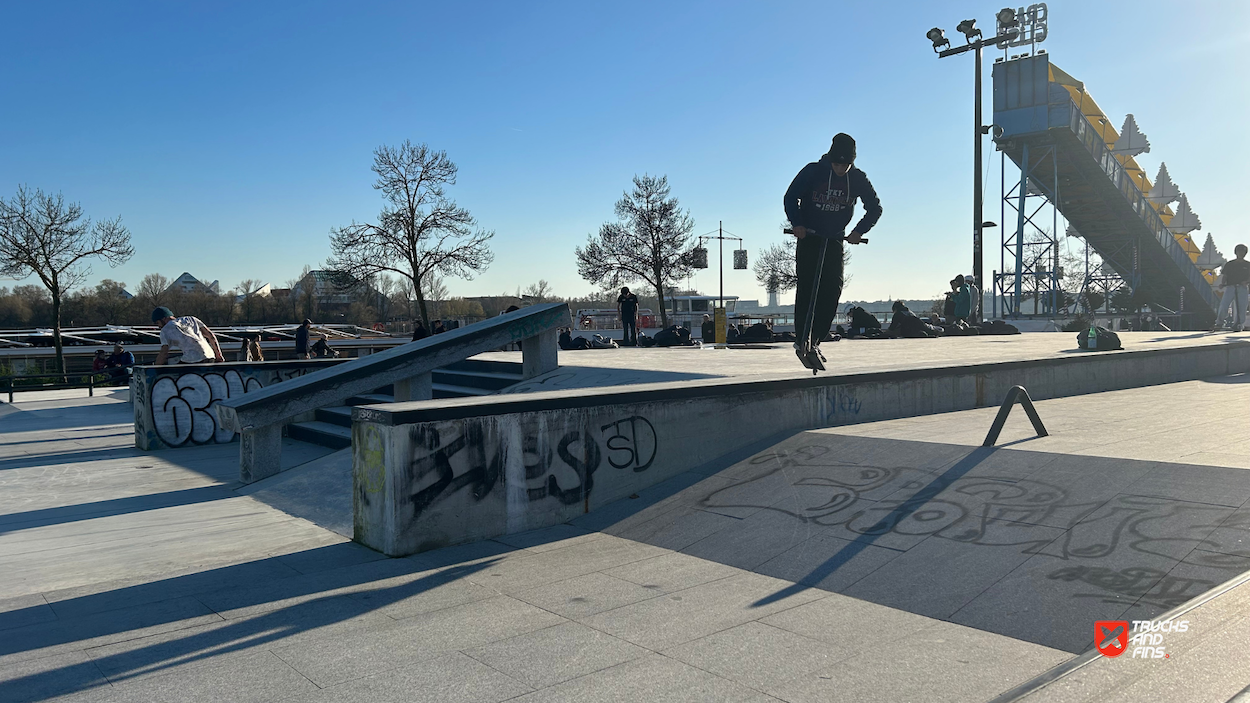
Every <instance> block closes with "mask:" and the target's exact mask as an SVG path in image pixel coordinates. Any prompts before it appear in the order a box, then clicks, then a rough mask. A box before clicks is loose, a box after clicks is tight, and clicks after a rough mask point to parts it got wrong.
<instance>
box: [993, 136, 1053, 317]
mask: <svg viewBox="0 0 1250 703" xmlns="http://www.w3.org/2000/svg"><path fill="white" fill-rule="evenodd" d="M1001 159H1002V169H1001V173H1002V186H1001V187H1002V194H1003V198H1002V203H1001V212H1002V214H1001V221H1002V223H1003V229H1002V231H1003V235H1002V247H1001V248H1000V250H999V269H998V271H995V272H994V287H993V291H994V296H993V297H994V303H993V310H994V317H995V318H998V317H1014V318H1018V317H1020V316H1021V315H1029V316H1035V315H1036V316H1042V317H1049V318H1055V317H1058V316H1061V315H1063V314H1066V312H1067V306H1068V302H1069V301H1068V300H1066V299H1065V296H1064V294H1063V289H1062V288H1061V286H1060V280H1061V279H1062V276H1063V272H1062V270H1061V269H1060V266H1059V211H1058V210H1057V209H1056V208H1055V207H1054V205H1053V204H1052V203H1055V202H1059V200H1058V198H1059V169H1058V166H1057V162H1056V153H1055V146H1054V145H1053V144H1051V145H1046V146H1042V147H1038V146H1036V145H1034V146H1033V148H1032V149H1030V148H1029V145H1028V144H1027V143H1026V144H1025V145H1024V154H1023V158H1021V160H1020V162H1021V164H1023V167H1022V168H1021V169H1020V178H1019V180H1017V181H1015V182H1013V183H1012V184H1011V185H1010V187H1009V186H1008V182H1007V173H1008V170H1009V169H1008V168H1007V156H1006V154H1003V155H1002V157H1001ZM1009 218H1010V219H1009ZM1009 222H1014V228H1013V227H1009V226H1008V223H1009ZM1000 302H1001V305H1002V310H1001V311H1000V310H999V304H1000Z"/></svg>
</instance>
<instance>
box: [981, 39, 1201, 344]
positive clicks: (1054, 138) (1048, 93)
mask: <svg viewBox="0 0 1250 703" xmlns="http://www.w3.org/2000/svg"><path fill="white" fill-rule="evenodd" d="M994 124H995V127H996V128H997V129H996V132H995V142H996V144H997V146H998V148H999V150H1000V151H1002V152H1003V153H1004V154H1005V155H1006V156H1007V157H1008V158H1010V159H1011V160H1012V161H1013V162H1015V164H1016V165H1017V166H1019V167H1020V182H1019V185H1018V186H1016V187H1015V189H1014V190H1013V191H1012V192H1013V193H1016V194H1018V198H1019V206H1018V207H1016V210H1017V213H1018V215H1019V222H1018V223H1014V224H1016V225H1017V231H1016V233H1015V234H1014V235H1012V234H1011V233H1010V232H1009V234H1008V237H1007V239H1011V237H1012V236H1014V239H1012V242H1013V244H1006V240H1005V246H1006V247H1007V248H1009V249H1010V248H1011V247H1012V246H1014V247H1015V252H1014V267H1013V268H1014V270H1009V271H1008V272H1006V273H999V274H997V275H996V278H995V281H994V286H995V294H996V295H997V296H1002V297H1003V298H1004V299H1007V300H1015V301H1016V302H1015V306H1016V311H1017V312H1018V311H1019V301H1020V300H1021V295H1020V291H1021V287H1022V286H1027V285H1028V282H1027V281H1026V280H1023V279H1026V278H1028V277H1034V278H1036V277H1038V276H1046V275H1049V276H1057V266H1053V265H1052V266H1050V267H1049V268H1047V267H1046V266H1045V265H1042V266H1040V267H1038V269H1037V270H1036V271H1034V270H1031V269H1030V262H1029V261H1028V260H1027V259H1028V257H1027V256H1025V255H1024V250H1025V248H1026V247H1028V246H1029V245H1030V244H1029V243H1028V242H1027V238H1026V237H1025V234H1024V232H1025V222H1026V218H1027V217H1028V216H1029V214H1030V212H1031V209H1030V208H1029V207H1028V206H1027V205H1026V198H1027V197H1029V196H1034V197H1036V196H1042V197H1044V198H1045V199H1046V200H1047V201H1049V203H1050V204H1051V205H1053V206H1054V207H1055V208H1056V209H1057V210H1058V211H1059V212H1060V213H1062V214H1063V216H1064V217H1065V218H1066V219H1067V220H1068V222H1069V223H1070V224H1071V225H1072V228H1073V229H1074V230H1076V231H1077V232H1079V234H1080V236H1081V237H1082V238H1083V239H1084V240H1085V241H1086V242H1087V243H1088V244H1089V246H1090V247H1091V248H1092V249H1093V250H1094V251H1095V252H1097V253H1098V255H1099V256H1100V257H1101V258H1102V259H1103V261H1104V262H1105V264H1106V265H1107V267H1109V268H1110V269H1111V270H1113V271H1114V272H1115V273H1116V274H1118V275H1119V276H1120V277H1121V278H1123V279H1124V281H1125V282H1126V283H1127V284H1128V285H1129V286H1130V288H1131V289H1132V290H1133V292H1134V296H1135V298H1136V299H1138V300H1140V301H1142V302H1143V303H1144V304H1146V305H1149V306H1150V307H1151V308H1152V309H1153V310H1154V311H1155V312H1157V313H1165V314H1174V313H1180V319H1181V320H1182V322H1181V325H1182V328H1185V329H1203V328H1206V327H1209V326H1210V325H1211V324H1212V323H1213V322H1214V320H1215V309H1216V305H1217V303H1218V301H1219V297H1218V295H1217V294H1216V293H1215V291H1214V290H1213V289H1212V287H1211V283H1210V280H1209V274H1210V272H1209V271H1208V272H1205V274H1206V275H1204V271H1202V270H1201V269H1200V268H1199V267H1198V266H1197V265H1196V263H1195V262H1196V260H1197V254H1198V249H1197V247H1195V246H1194V245H1193V242H1192V240H1190V238H1189V232H1190V231H1192V230H1194V229H1196V228H1197V218H1196V217H1193V216H1192V213H1191V212H1190V211H1189V209H1188V202H1187V201H1183V202H1182V204H1181V209H1180V211H1177V212H1173V211H1172V209H1171V208H1170V206H1169V203H1170V202H1171V201H1172V200H1175V197H1159V196H1158V195H1157V191H1159V190H1160V189H1159V188H1153V189H1152V185H1151V183H1150V181H1149V179H1148V178H1147V177H1146V174H1145V173H1144V172H1143V170H1142V169H1141V167H1140V166H1138V165H1137V162H1136V161H1135V160H1134V159H1133V154H1134V153H1140V151H1142V150H1143V149H1140V148H1139V149H1138V150H1136V151H1134V150H1128V149H1126V148H1125V147H1124V146H1123V142H1124V141H1125V140H1121V139H1120V135H1119V134H1117V132H1116V130H1115V129H1114V127H1112V126H1111V124H1110V122H1109V121H1108V119H1107V118H1106V115H1104V114H1103V113H1102V110H1101V109H1099V108H1098V106H1097V104H1096V103H1094V101H1093V99H1092V98H1090V97H1089V96H1088V93H1086V92H1085V88H1084V85H1083V84H1082V83H1080V82H1079V81H1076V80H1075V79H1073V78H1072V77H1071V76H1069V75H1068V74H1066V73H1064V72H1063V71H1062V70H1060V69H1059V68H1058V67H1055V66H1053V65H1052V64H1050V57H1049V55H1047V54H1040V55H1036V56H1029V57H1025V58H1018V59H1013V60H1010V61H1001V62H999V63H996V64H995V65H994ZM1125 124H1126V127H1127V126H1128V125H1130V124H1131V125H1132V126H1131V131H1132V133H1133V136H1134V138H1136V137H1138V136H1140V135H1138V134H1137V133H1136V123H1135V122H1133V120H1132V118H1131V116H1130V118H1129V119H1128V120H1126V123H1125ZM1129 131H1130V130H1126V134H1129ZM1140 141H1141V142H1144V137H1141V138H1140ZM1117 142H1119V144H1117ZM1148 149H1149V145H1148V144H1146V145H1145V150H1148ZM1162 175H1164V177H1165V179H1166V174H1165V173H1163V174H1162ZM1160 185H1162V184H1160ZM1168 185H1169V186H1170V183H1168ZM1009 197H1014V196H1009ZM1182 200H1183V196H1182ZM1011 224H1013V223H1004V226H1005V227H1010V226H1011ZM1051 235H1052V236H1054V235H1055V233H1053V232H1052V233H1051ZM1008 312H1010V310H1009V311H1008Z"/></svg>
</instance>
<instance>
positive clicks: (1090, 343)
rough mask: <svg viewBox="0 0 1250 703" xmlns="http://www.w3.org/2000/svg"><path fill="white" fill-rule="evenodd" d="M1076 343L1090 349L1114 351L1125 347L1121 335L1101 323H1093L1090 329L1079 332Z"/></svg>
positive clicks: (1082, 347)
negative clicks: (1121, 341) (1121, 342)
mask: <svg viewBox="0 0 1250 703" xmlns="http://www.w3.org/2000/svg"><path fill="white" fill-rule="evenodd" d="M1076 345H1077V346H1078V347H1080V348H1081V349H1085V350H1088V351H1112V350H1114V349H1123V348H1124V347H1123V346H1122V345H1121V344H1120V335H1118V334H1116V333H1115V332H1112V331H1111V330H1109V329H1107V328H1106V327H1103V326H1101V325H1091V326H1090V328H1089V329H1087V330H1081V331H1080V332H1078V333H1077V335H1076Z"/></svg>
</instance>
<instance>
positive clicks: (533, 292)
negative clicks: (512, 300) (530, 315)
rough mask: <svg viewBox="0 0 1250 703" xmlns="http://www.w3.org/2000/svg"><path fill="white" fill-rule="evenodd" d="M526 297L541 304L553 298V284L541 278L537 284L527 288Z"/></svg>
mask: <svg viewBox="0 0 1250 703" xmlns="http://www.w3.org/2000/svg"><path fill="white" fill-rule="evenodd" d="M525 295H528V296H529V297H531V298H533V299H535V300H537V301H538V302H540V303H541V302H543V301H544V300H546V299H548V298H550V297H551V296H552V290H551V284H550V283H548V282H547V281H546V280H544V279H541V278H540V279H538V282H537V283H531V284H529V286H527V287H526V288H525Z"/></svg>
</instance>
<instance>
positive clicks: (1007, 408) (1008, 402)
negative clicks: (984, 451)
mask: <svg viewBox="0 0 1250 703" xmlns="http://www.w3.org/2000/svg"><path fill="white" fill-rule="evenodd" d="M1016 403H1019V404H1020V405H1023V406H1024V414H1025V415H1028V416H1029V422H1031V423H1033V431H1034V432H1036V433H1037V436H1038V437H1049V436H1050V433H1049V432H1047V431H1046V425H1043V424H1042V418H1041V416H1040V415H1038V414H1037V408H1035V407H1033V399H1032V398H1030V397H1029V392H1028V391H1026V390H1024V386H1012V387H1011V389H1010V390H1008V391H1007V397H1006V398H1005V399H1004V400H1003V404H1002V406H1001V407H1000V408H999V409H998V415H997V416H996V417H995V418H994V424H992V425H990V432H989V434H987V435H985V441H984V442H982V443H981V446H983V447H992V446H994V444H995V443H996V442H997V441H998V435H999V434H1001V433H1002V431H1003V425H1005V424H1007V416H1008V415H1010V414H1011V409H1012V408H1014V407H1015V406H1016Z"/></svg>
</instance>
